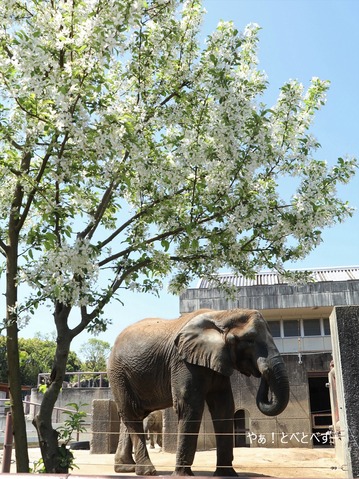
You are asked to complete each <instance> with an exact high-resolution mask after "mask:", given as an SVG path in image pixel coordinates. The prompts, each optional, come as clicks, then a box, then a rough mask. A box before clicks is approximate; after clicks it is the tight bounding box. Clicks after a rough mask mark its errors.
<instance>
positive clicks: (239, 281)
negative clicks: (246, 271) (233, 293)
mask: <svg viewBox="0 0 359 479" xmlns="http://www.w3.org/2000/svg"><path fill="white" fill-rule="evenodd" d="M295 271H298V272H304V271H308V272H310V275H311V278H312V281H313V282H315V283H320V282H326V281H350V280H359V266H344V267H335V268H316V269H309V268H308V269H305V270H295ZM218 280H219V281H220V283H229V284H230V285H232V286H237V287H239V288H243V287H246V286H271V285H276V284H287V283H288V280H287V279H286V278H283V277H282V276H281V275H280V274H279V273H277V272H273V271H262V272H259V273H258V274H256V276H255V278H254V279H249V278H246V277H244V276H241V275H236V274H234V273H220V274H218ZM214 287H216V283H215V282H214V281H211V280H207V279H201V280H200V282H199V284H198V286H197V288H202V289H211V288H214Z"/></svg>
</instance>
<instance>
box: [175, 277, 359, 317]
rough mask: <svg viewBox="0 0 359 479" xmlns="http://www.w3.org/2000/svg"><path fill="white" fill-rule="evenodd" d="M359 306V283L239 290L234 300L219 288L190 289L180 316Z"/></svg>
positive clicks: (348, 282)
mask: <svg viewBox="0 0 359 479" xmlns="http://www.w3.org/2000/svg"><path fill="white" fill-rule="evenodd" d="M353 304H359V281H357V280H351V281H328V282H323V283H311V284H301V285H288V284H280V285H264V286H248V287H244V288H241V289H238V291H236V293H235V298H234V299H232V298H228V297H226V295H225V293H224V292H223V290H221V289H218V288H213V289H206V288H190V289H188V290H186V291H185V292H184V293H183V294H182V295H181V296H180V312H181V313H189V312H192V311H195V310H196V309H201V308H210V309H232V308H248V309H259V310H261V311H262V310H285V309H292V308H318V307H325V306H327V307H330V308H333V306H335V305H341V306H344V305H353Z"/></svg>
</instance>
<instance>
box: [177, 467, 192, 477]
mask: <svg viewBox="0 0 359 479" xmlns="http://www.w3.org/2000/svg"><path fill="white" fill-rule="evenodd" d="M172 476H194V474H193V472H192V469H191V468H190V467H189V466H187V467H176V469H175V471H174V472H173V473H172Z"/></svg>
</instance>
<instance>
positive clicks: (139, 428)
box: [124, 419, 157, 476]
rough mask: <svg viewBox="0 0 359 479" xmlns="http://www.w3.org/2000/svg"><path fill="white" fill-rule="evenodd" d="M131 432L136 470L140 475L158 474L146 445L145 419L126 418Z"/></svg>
mask: <svg viewBox="0 0 359 479" xmlns="http://www.w3.org/2000/svg"><path fill="white" fill-rule="evenodd" d="M124 422H125V424H126V426H127V429H128V431H129V432H130V434H131V439H132V443H133V445H134V452H135V463H136V467H135V472H136V474H137V475H138V476H155V475H156V474H157V472H156V469H155V467H154V466H153V464H152V462H151V459H150V456H149V454H148V451H147V447H146V436H145V433H144V430H143V419H137V420H131V421H130V420H127V421H126V420H125V419H124Z"/></svg>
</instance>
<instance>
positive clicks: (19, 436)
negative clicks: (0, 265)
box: [6, 231, 29, 472]
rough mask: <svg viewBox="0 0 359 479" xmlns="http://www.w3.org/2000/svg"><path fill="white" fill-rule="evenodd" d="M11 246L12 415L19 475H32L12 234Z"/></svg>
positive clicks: (9, 355) (8, 320) (9, 336)
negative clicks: (30, 470) (25, 411)
mask: <svg viewBox="0 0 359 479" xmlns="http://www.w3.org/2000/svg"><path fill="white" fill-rule="evenodd" d="M9 239H10V246H9V248H8V250H7V271H6V324H7V327H6V333H7V338H6V347H7V364H8V378H9V386H10V396H11V412H12V420H13V432H14V440H15V457H16V470H17V472H29V455H28V450H27V436H26V421H25V415H24V407H23V403H22V393H21V375H20V364H19V341H18V326H17V313H16V304H17V283H16V277H17V273H18V263H17V261H18V258H17V256H18V254H17V244H18V237H17V234H16V232H14V231H12V232H11V233H10V238H9Z"/></svg>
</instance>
